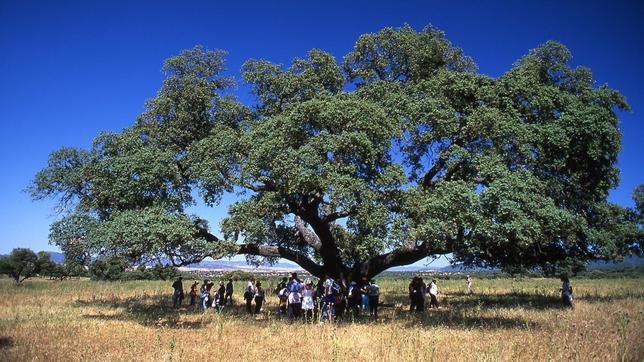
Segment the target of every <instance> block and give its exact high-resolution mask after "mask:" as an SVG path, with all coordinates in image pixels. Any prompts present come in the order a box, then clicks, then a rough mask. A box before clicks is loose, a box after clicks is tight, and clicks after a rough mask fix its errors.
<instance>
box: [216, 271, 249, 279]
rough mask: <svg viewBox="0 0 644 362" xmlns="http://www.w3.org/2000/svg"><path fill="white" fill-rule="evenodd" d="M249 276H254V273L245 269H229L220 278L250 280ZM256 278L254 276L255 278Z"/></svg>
mask: <svg viewBox="0 0 644 362" xmlns="http://www.w3.org/2000/svg"><path fill="white" fill-rule="evenodd" d="M251 278H255V275H254V274H253V273H249V272H247V271H243V270H233V271H229V272H227V273H224V274H223V275H222V276H221V278H220V279H221V280H230V279H232V280H234V281H246V280H250V279H251ZM255 279H256V278H255Z"/></svg>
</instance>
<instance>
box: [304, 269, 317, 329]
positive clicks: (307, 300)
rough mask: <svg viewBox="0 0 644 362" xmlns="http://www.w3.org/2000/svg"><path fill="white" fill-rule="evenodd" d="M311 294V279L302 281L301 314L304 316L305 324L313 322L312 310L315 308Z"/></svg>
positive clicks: (312, 291) (312, 292)
mask: <svg viewBox="0 0 644 362" xmlns="http://www.w3.org/2000/svg"><path fill="white" fill-rule="evenodd" d="M313 294H314V290H313V282H312V281H311V279H309V278H306V280H305V281H304V288H303V289H302V313H303V314H304V321H305V322H312V321H313V308H314V307H315V303H314V302H313Z"/></svg>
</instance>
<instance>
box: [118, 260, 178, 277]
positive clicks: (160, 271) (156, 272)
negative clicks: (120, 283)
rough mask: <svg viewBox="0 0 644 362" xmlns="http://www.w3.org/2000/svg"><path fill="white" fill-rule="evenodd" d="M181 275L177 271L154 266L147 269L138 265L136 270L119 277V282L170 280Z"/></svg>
mask: <svg viewBox="0 0 644 362" xmlns="http://www.w3.org/2000/svg"><path fill="white" fill-rule="evenodd" d="M180 275H181V272H180V271H179V269H177V268H174V267H170V266H162V265H161V264H155V265H154V266H153V267H152V268H148V267H147V266H145V264H140V265H139V266H138V267H137V268H136V270H132V271H126V272H125V273H123V274H122V275H121V277H120V279H121V280H172V279H176V278H177V277H179V276H180Z"/></svg>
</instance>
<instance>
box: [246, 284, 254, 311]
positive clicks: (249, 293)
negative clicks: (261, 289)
mask: <svg viewBox="0 0 644 362" xmlns="http://www.w3.org/2000/svg"><path fill="white" fill-rule="evenodd" d="M254 281H255V280H254V279H253V278H250V279H249V280H248V284H246V289H245V290H244V300H245V301H246V312H248V314H253V310H252V303H253V298H254V297H255V286H253V282H254Z"/></svg>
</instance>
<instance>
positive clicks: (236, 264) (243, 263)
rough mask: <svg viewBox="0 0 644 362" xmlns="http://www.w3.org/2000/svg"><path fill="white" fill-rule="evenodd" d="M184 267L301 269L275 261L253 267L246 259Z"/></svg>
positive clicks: (208, 262)
mask: <svg viewBox="0 0 644 362" xmlns="http://www.w3.org/2000/svg"><path fill="white" fill-rule="evenodd" d="M186 269H217V270H235V269H268V270H302V268H301V267H300V266H298V265H296V264H292V263H276V264H273V265H261V266H259V267H255V266H254V265H249V264H248V263H246V261H234V260H204V261H202V262H200V263H196V264H190V265H188V266H186Z"/></svg>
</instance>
